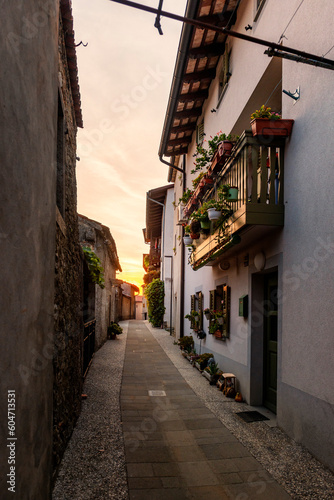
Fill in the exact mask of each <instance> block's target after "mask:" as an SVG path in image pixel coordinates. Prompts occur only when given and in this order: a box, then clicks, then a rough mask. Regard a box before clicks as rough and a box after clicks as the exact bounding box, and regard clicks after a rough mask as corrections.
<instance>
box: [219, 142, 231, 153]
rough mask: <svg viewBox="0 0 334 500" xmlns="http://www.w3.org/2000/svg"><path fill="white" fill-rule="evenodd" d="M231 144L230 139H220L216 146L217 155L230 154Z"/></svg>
mask: <svg viewBox="0 0 334 500" xmlns="http://www.w3.org/2000/svg"><path fill="white" fill-rule="evenodd" d="M233 145H234V144H233V142H231V141H222V142H221V143H220V144H219V146H218V155H219V156H223V155H230V154H231V151H232V148H233Z"/></svg>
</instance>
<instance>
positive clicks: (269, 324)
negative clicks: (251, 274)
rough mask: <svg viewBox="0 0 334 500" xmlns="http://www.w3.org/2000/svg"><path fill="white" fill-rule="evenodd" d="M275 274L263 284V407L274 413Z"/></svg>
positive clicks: (275, 356) (275, 383) (275, 391)
mask: <svg viewBox="0 0 334 500" xmlns="http://www.w3.org/2000/svg"><path fill="white" fill-rule="evenodd" d="M277 315H278V305H277V272H275V273H271V274H268V275H267V276H266V277H265V282H264V321H263V329H264V343H263V347H264V353H263V354H264V356H263V405H264V406H266V407H267V408H268V409H269V410H271V411H273V412H274V413H276V399H277Z"/></svg>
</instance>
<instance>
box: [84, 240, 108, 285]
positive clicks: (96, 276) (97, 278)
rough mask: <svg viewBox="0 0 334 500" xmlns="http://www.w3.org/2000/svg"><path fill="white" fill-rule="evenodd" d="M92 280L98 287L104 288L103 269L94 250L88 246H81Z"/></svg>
mask: <svg viewBox="0 0 334 500" xmlns="http://www.w3.org/2000/svg"><path fill="white" fill-rule="evenodd" d="M82 250H83V253H84V255H85V259H86V262H87V264H88V269H89V273H90V277H91V279H92V282H93V283H95V284H96V285H99V287H101V288H104V274H103V273H104V269H103V267H102V266H101V261H100V259H99V258H98V256H97V255H96V253H95V252H93V250H92V249H91V248H89V247H82Z"/></svg>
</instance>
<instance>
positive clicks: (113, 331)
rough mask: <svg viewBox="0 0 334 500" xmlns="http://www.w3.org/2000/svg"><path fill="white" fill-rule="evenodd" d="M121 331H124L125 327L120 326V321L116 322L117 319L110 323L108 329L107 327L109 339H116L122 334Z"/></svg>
mask: <svg viewBox="0 0 334 500" xmlns="http://www.w3.org/2000/svg"><path fill="white" fill-rule="evenodd" d="M121 333H123V329H122V327H120V326H119V324H118V323H116V322H115V321H112V322H111V323H110V325H109V326H108V329H107V337H108V339H109V340H115V339H116V335H120V334H121Z"/></svg>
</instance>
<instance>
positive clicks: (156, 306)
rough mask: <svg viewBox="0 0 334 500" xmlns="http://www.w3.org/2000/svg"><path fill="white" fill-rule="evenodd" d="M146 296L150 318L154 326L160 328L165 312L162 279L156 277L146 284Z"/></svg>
mask: <svg viewBox="0 0 334 500" xmlns="http://www.w3.org/2000/svg"><path fill="white" fill-rule="evenodd" d="M145 296H146V298H147V309H148V319H149V321H150V323H152V326H154V327H155V328H159V327H160V326H161V324H162V321H163V317H164V313H165V307H164V297H165V291H164V282H163V281H161V280H160V279H154V280H153V281H152V282H151V283H149V284H148V285H147V286H146V288H145Z"/></svg>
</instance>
